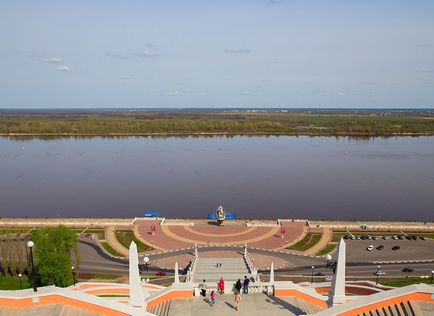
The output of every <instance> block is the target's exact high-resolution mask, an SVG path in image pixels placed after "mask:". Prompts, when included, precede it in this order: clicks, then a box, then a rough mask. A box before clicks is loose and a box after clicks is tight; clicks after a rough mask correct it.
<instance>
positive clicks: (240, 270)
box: [193, 256, 252, 283]
mask: <svg viewBox="0 0 434 316" xmlns="http://www.w3.org/2000/svg"><path fill="white" fill-rule="evenodd" d="M217 263H221V264H222V267H221V268H220V267H217V266H216V264H217ZM245 275H246V276H247V277H248V278H250V277H252V275H251V274H250V273H249V269H248V267H247V265H246V262H245V261H244V258H243V257H241V256H240V257H237V258H203V257H201V256H199V257H198V259H197V262H196V266H195V271H194V280H193V281H194V282H196V283H201V282H202V280H206V282H207V283H217V282H218V281H219V280H220V277H223V279H224V280H225V282H235V281H237V280H238V279H241V280H243V279H244V276H245Z"/></svg>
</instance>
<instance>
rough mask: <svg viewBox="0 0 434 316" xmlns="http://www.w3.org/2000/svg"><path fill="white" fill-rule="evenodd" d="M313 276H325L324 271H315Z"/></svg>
mask: <svg viewBox="0 0 434 316" xmlns="http://www.w3.org/2000/svg"><path fill="white" fill-rule="evenodd" d="M314 276H325V273H324V272H316V273H315V274H314Z"/></svg>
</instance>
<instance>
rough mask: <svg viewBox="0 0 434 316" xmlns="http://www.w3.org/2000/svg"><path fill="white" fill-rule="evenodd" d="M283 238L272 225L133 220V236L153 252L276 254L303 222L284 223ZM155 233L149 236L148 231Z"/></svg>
mask: <svg viewBox="0 0 434 316" xmlns="http://www.w3.org/2000/svg"><path fill="white" fill-rule="evenodd" d="M282 225H283V227H284V228H285V234H284V235H283V236H282V235H281V234H280V228H279V226H276V225H268V223H267V225H265V226H260V225H257V226H248V225H247V224H246V223H244V222H242V221H238V222H233V223H232V222H231V223H229V222H228V224H225V226H217V225H216V224H215V222H209V221H208V222H207V221H197V222H196V221H194V222H185V223H183V222H180V223H171V224H167V223H164V224H161V222H160V221H158V220H137V221H136V222H135V225H134V226H135V227H134V233H135V235H136V237H137V238H138V239H139V240H141V241H142V242H143V243H145V244H148V245H150V246H152V247H154V248H155V249H157V250H160V251H163V250H174V249H182V248H187V247H192V246H194V245H195V244H197V245H220V246H222V245H244V244H247V245H249V246H251V247H257V248H265V249H270V250H271V249H274V250H280V249H284V248H286V247H287V245H288V244H290V243H292V242H293V240H295V239H298V238H299V236H300V235H302V234H303V228H304V223H303V222H284V223H282ZM153 226H154V227H155V233H154V234H152V233H151V227H153Z"/></svg>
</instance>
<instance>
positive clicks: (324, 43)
mask: <svg viewBox="0 0 434 316" xmlns="http://www.w3.org/2000/svg"><path fill="white" fill-rule="evenodd" d="M98 107H125V108H131V107H149V108H152V107H171V108H172V107H343V108H352V107H364V108H386V107H391V108H434V1H432V0H408V1H404V0H364V1H355V0H354V1H349V0H341V1H337V0H329V1H327V0H317V1H315V0H219V1H211V0H202V1H194V0H191V1H184V0H176V1H169V0H156V1H146V0H142V1H139V0H137V1H135V0H122V1H121V0H119V1H111V0H100V1H98V0H83V1H82V0H74V1H61V0H57V1H46V0H38V1H34V0H31V1H22V0H13V1H7V0H0V108H98Z"/></svg>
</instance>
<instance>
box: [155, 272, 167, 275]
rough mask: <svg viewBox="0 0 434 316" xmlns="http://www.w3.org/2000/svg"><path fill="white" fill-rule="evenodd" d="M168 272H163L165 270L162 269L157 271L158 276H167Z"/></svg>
mask: <svg viewBox="0 0 434 316" xmlns="http://www.w3.org/2000/svg"><path fill="white" fill-rule="evenodd" d="M166 274H167V273H166V272H163V271H160V272H157V273H155V275H156V276H165V275H166Z"/></svg>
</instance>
